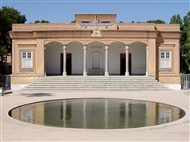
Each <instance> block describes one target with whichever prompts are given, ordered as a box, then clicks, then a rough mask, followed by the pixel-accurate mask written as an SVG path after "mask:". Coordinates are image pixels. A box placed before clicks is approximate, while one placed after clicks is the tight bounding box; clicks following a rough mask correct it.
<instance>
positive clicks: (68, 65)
mask: <svg viewBox="0 0 190 142" xmlns="http://www.w3.org/2000/svg"><path fill="white" fill-rule="evenodd" d="M66 58H67V59H66V72H67V75H71V74H72V54H71V53H67V57H66ZM60 63H61V65H60V74H61V75H62V74H63V53H61V55H60Z"/></svg>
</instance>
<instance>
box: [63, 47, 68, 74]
mask: <svg viewBox="0 0 190 142" xmlns="http://www.w3.org/2000/svg"><path fill="white" fill-rule="evenodd" d="M66 49H67V46H66V45H64V46H63V76H67V72H66V63H67V61H66V60H67V51H66Z"/></svg>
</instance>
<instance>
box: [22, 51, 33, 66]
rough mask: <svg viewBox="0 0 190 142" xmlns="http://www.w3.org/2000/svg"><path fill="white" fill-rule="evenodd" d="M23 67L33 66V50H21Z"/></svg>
mask: <svg viewBox="0 0 190 142" xmlns="http://www.w3.org/2000/svg"><path fill="white" fill-rule="evenodd" d="M21 68H33V60H32V51H22V52H21Z"/></svg>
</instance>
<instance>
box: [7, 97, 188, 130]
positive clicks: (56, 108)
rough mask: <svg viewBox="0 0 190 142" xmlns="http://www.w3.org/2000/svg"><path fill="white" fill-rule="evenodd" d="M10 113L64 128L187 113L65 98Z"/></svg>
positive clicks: (141, 122) (120, 124)
mask: <svg viewBox="0 0 190 142" xmlns="http://www.w3.org/2000/svg"><path fill="white" fill-rule="evenodd" d="M9 115H10V116H11V117H13V118H15V119H18V120H20V121H23V122H27V123H32V124H38V125H45V126H52V127H63V128H81V129H122V128H138V127H146V126H153V125H159V124H164V123H169V122H172V121H176V120H178V119H180V118H182V117H183V116H184V115H185V112H184V111H183V110H182V109H180V108H177V107H174V106H171V105H166V104H162V103H155V102H149V101H140V100H127V99H108V98H92V99H65V100H53V101H45V102H37V103H33V104H27V105H23V106H20V107H17V108H14V109H12V110H10V112H9Z"/></svg>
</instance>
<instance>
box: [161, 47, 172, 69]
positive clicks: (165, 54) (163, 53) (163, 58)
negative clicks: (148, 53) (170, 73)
mask: <svg viewBox="0 0 190 142" xmlns="http://www.w3.org/2000/svg"><path fill="white" fill-rule="evenodd" d="M168 53H169V54H168ZM168 56H169V58H167V57H168ZM164 61H165V62H168V63H167V64H169V65H168V66H166V65H164V66H163V65H162V64H161V62H164ZM159 68H161V69H168V68H169V69H170V68H172V50H160V52H159Z"/></svg>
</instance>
